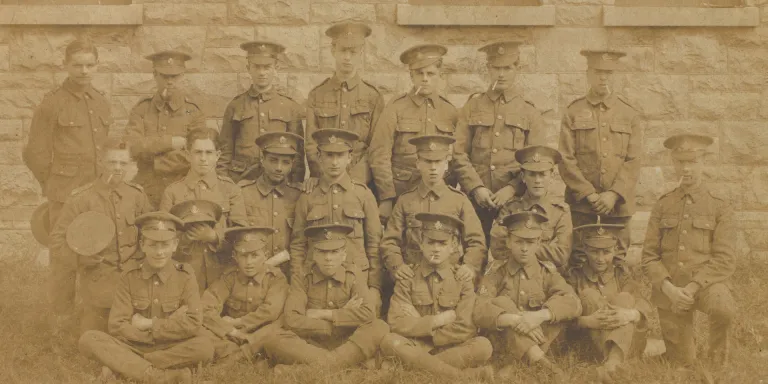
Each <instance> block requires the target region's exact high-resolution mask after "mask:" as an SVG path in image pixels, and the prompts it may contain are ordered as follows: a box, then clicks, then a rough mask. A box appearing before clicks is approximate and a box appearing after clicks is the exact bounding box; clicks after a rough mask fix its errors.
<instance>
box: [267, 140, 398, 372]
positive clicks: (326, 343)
mask: <svg viewBox="0 0 768 384" xmlns="http://www.w3.org/2000/svg"><path fill="white" fill-rule="evenodd" d="M318 144H319V145H320V146H322V140H319V141H318ZM321 151H322V149H321ZM320 162H321V163H322V162H323V160H322V153H321V160H320ZM325 175H326V173H323V176H325ZM321 188H322V187H321ZM354 230H355V229H354V228H353V227H352V226H350V225H346V224H328V225H318V226H313V227H309V228H307V229H306V230H305V236H306V238H307V239H309V243H310V247H311V248H312V251H313V252H314V261H313V262H312V264H310V265H307V267H305V268H304V269H302V270H301V272H299V273H298V274H296V272H294V278H293V280H291V288H290V290H289V292H288V299H287V300H286V302H285V312H284V316H285V326H284V328H285V329H283V330H280V331H278V332H277V333H275V335H274V336H273V337H271V338H269V339H268V340H267V341H266V343H265V345H264V349H265V350H266V352H267V354H268V355H269V356H270V358H271V359H272V360H274V361H277V362H278V363H281V364H311V365H314V366H317V367H318V368H322V369H338V368H344V367H349V366H353V365H355V364H358V363H362V362H365V361H366V360H368V359H371V358H372V357H373V356H374V354H375V353H376V352H377V351H378V350H379V344H380V343H381V339H382V338H383V337H384V336H385V335H386V334H387V333H388V332H389V326H387V324H386V323H385V322H384V321H382V320H379V319H377V318H376V312H375V311H376V310H375V303H376V299H375V298H374V297H373V294H372V292H371V291H370V290H369V289H368V276H367V275H366V274H365V273H364V272H361V271H360V269H359V268H358V267H357V266H356V265H353V264H349V263H346V262H345V260H347V259H348V256H347V252H353V250H354V248H352V247H348V246H349V245H350V244H351V243H352V241H350V238H349V237H350V235H351V234H352V232H353V231H354Z"/></svg>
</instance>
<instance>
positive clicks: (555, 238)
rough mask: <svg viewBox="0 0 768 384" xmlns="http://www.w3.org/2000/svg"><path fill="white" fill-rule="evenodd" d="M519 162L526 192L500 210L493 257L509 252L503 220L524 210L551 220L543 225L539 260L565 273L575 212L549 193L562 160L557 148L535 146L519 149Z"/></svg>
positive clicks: (494, 236) (493, 233) (492, 249)
mask: <svg viewBox="0 0 768 384" xmlns="http://www.w3.org/2000/svg"><path fill="white" fill-rule="evenodd" d="M515 159H516V160H517V162H518V163H519V164H520V169H521V173H520V182H521V188H522V189H523V191H524V192H523V193H522V195H521V196H515V198H513V199H512V201H510V202H508V203H507V204H505V205H504V206H503V207H502V208H501V209H500V210H499V217H498V218H497V220H496V222H495V223H494V224H493V227H492V229H491V252H492V254H493V257H494V259H498V258H501V257H503V256H504V255H505V254H506V253H507V252H506V247H507V246H506V242H507V236H508V234H507V229H506V228H505V227H504V226H503V225H501V220H503V219H504V218H505V217H507V216H508V215H509V214H511V213H515V212H520V211H531V212H535V213H540V214H542V215H544V216H546V217H547V219H548V220H547V221H546V222H545V223H543V224H542V232H541V235H542V236H541V244H540V246H539V248H538V250H537V251H536V257H537V258H538V259H539V260H541V261H549V262H551V263H552V264H555V266H556V267H557V268H558V271H560V272H561V273H562V272H564V271H565V269H566V267H567V266H568V259H569V258H570V257H571V246H572V244H573V226H572V225H571V210H570V208H569V207H568V204H566V203H564V202H562V201H561V199H557V198H555V197H552V196H551V195H550V194H549V187H550V184H551V183H552V179H553V176H554V168H555V167H556V166H557V164H558V163H559V162H560V161H561V159H562V157H561V156H560V153H559V152H558V151H557V150H556V149H553V148H550V147H547V146H543V145H534V146H530V147H525V148H523V149H519V150H517V151H516V152H515Z"/></svg>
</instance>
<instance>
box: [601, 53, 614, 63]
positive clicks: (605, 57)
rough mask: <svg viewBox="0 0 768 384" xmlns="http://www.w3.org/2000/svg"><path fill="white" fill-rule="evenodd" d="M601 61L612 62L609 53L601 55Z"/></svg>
mask: <svg viewBox="0 0 768 384" xmlns="http://www.w3.org/2000/svg"><path fill="white" fill-rule="evenodd" d="M603 60H605V61H612V60H613V56H611V54H610V53H603Z"/></svg>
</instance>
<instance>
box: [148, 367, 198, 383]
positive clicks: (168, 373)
mask: <svg viewBox="0 0 768 384" xmlns="http://www.w3.org/2000/svg"><path fill="white" fill-rule="evenodd" d="M144 382H146V383H149V384H192V371H191V370H190V369H189V368H182V369H159V368H155V367H149V368H147V370H146V372H144Z"/></svg>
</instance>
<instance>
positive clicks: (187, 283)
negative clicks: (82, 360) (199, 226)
mask: <svg viewBox="0 0 768 384" xmlns="http://www.w3.org/2000/svg"><path fill="white" fill-rule="evenodd" d="M136 225H137V226H138V227H139V228H140V229H141V241H140V242H139V244H140V247H141V251H142V252H143V253H144V254H145V255H146V257H145V259H144V261H143V262H142V263H141V264H139V263H136V264H134V266H133V267H132V268H129V269H126V271H125V273H123V275H122V277H121V278H120V281H119V282H118V283H117V290H116V292H115V300H114V302H113V304H112V311H111V312H110V313H109V334H106V333H104V332H101V331H88V332H86V333H85V334H83V336H81V337H80V343H79V347H80V353H82V354H83V355H85V356H87V357H90V358H92V359H94V360H97V361H98V362H99V363H101V364H103V365H104V368H103V369H102V373H103V376H105V378H106V377H109V376H112V372H113V371H114V372H116V373H118V374H120V375H122V376H124V377H126V378H128V379H130V380H134V381H138V382H149V383H158V384H159V383H190V384H191V383H192V373H191V371H190V370H189V368H188V367H190V366H195V365H197V364H198V363H200V362H204V361H207V360H211V359H212V358H213V346H212V345H211V342H210V340H208V338H206V337H205V336H202V335H199V333H200V330H201V326H202V322H203V311H202V308H201V306H200V294H199V293H198V291H197V283H196V282H195V276H193V272H192V271H191V269H190V267H189V265H188V264H184V263H175V262H173V261H172V260H171V256H172V255H173V253H174V251H175V249H176V246H177V245H178V244H179V242H178V231H180V230H181V226H182V222H181V220H179V219H178V218H177V217H175V216H173V215H171V214H170V213H167V212H150V213H146V214H144V215H142V216H140V217H138V218H136Z"/></svg>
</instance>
